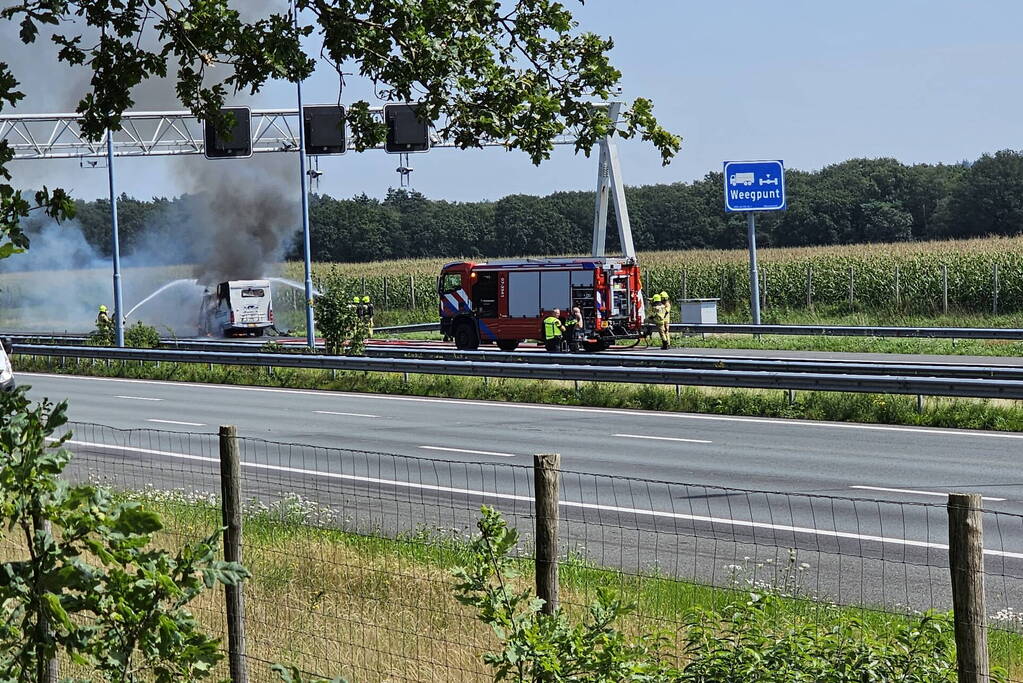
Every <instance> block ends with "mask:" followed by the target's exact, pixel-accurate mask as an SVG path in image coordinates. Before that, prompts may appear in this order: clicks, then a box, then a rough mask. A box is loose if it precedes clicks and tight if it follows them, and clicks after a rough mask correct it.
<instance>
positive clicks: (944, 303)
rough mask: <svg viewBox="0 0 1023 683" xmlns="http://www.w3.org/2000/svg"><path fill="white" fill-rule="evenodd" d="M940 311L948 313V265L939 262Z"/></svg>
mask: <svg viewBox="0 0 1023 683" xmlns="http://www.w3.org/2000/svg"><path fill="white" fill-rule="evenodd" d="M941 312H942V313H943V314H944V315H948V265H946V264H944V263H942V264H941Z"/></svg>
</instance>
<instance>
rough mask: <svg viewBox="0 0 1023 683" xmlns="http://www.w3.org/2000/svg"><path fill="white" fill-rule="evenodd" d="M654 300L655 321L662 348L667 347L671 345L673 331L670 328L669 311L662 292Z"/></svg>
mask: <svg viewBox="0 0 1023 683" xmlns="http://www.w3.org/2000/svg"><path fill="white" fill-rule="evenodd" d="M651 300H652V301H653V302H654V313H653V319H654V323H655V324H656V325H657V333H658V334H659V335H660V337H661V348H662V349H667V348H668V347H669V346H670V345H671V333H670V332H669V330H668V325H669V324H670V323H669V322H668V311H667V309H666V308H665V306H664V300H663V299H662V298H661V295H660V294H655V295H654V296H653V298H652V299H651Z"/></svg>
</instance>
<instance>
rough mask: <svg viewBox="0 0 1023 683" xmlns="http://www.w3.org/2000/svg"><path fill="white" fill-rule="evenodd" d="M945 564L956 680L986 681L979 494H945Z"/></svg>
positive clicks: (978, 682)
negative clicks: (951, 615) (948, 585)
mask: <svg viewBox="0 0 1023 683" xmlns="http://www.w3.org/2000/svg"><path fill="white" fill-rule="evenodd" d="M948 565H949V572H950V574H951V578H952V610H953V618H954V620H955V640H956V665H957V667H958V669H959V681H960V683H988V682H989V681H990V680H991V676H990V671H989V664H988V654H987V623H986V621H985V620H986V618H987V613H986V612H985V607H984V514H983V511H982V506H981V497H980V494H979V493H950V494H948Z"/></svg>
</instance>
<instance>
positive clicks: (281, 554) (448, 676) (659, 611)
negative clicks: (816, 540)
mask: <svg viewBox="0 0 1023 683" xmlns="http://www.w3.org/2000/svg"><path fill="white" fill-rule="evenodd" d="M120 495H123V496H125V497H128V498H131V499H134V500H140V501H141V502H143V503H145V504H146V505H147V506H148V507H150V508H152V509H155V510H156V511H157V512H158V513H160V515H161V517H162V518H163V520H164V524H165V527H164V529H163V530H162V531H161V532H159V534H158V536H157V543H158V544H159V545H161V546H164V547H176V546H179V545H180V544H181V543H183V542H187V541H190V540H196V539H199V538H203V537H205V536H206V535H208V534H209V533H210V531H211V530H212V529H214V528H216V527H217V526H219V525H220V510H219V504H218V500H217V499H216V497H215V496H212V495H209V494H205V493H196V492H191V493H189V492H185V491H158V490H153V489H149V490H145V491H134V492H127V493H122V494H120ZM247 508H248V510H247V514H246V517H245V523H244V536H245V564H246V566H248V567H249V569H250V570H251V571H252V574H253V577H252V579H251V580H250V581H249V582H247V584H246V586H245V601H246V625H245V628H246V641H247V645H248V654H249V667H250V679H251V680H255V681H265V680H272V677H271V675H270V674H269V666H270V664H271V663H273V662H286V663H289V664H294V665H296V666H298V667H299V668H301V669H303V670H305V671H307V672H312V673H318V674H321V675H328V674H329V675H342V676H345V677H347V678H348V679H349V680H353V681H354V680H357V681H390V680H438V681H439V680H459V681H486V680H492V676H491V675H490V672H489V670H488V669H487V667H485V666H484V665H483V663H482V661H481V656H482V654H483V653H484V652H486V651H488V650H491V649H494V648H496V647H497V646H498V641H497V639H496V638H495V636H494V634H493V632H492V631H491V630H490V629H489V628H487V627H486V626H485V625H483V624H482V623H480V622H479V621H478V620H477V619H476V615H475V613H473V612H472V611H471V610H470V609H468V608H466V607H464V606H463V605H461V604H459V603H458V602H457V601H456V599H455V598H454V596H453V593H452V587H453V585H454V581H453V579H452V577H451V573H450V571H451V569H452V568H453V567H455V566H457V565H459V564H460V563H462V562H464V560H465V557H466V554H465V553H466V540H467V538H466V536H465V531H463V532H462V533H461V535H459V534H458V533H453V532H451V531H450V530H449V531H446V532H428V531H422V532H420V533H415V534H410V535H407V536H405V537H401V538H397V539H390V538H382V537H379V536H366V535H360V534H355V533H350V532H346V531H343V530H341V529H338V528H329V527H328V528H325V527H322V526H317V523H316V522H315V521H314V520H315V519H317V518H318V516H319V515H321V514H323V513H324V510H323V509H320V508H319V507H318V505H317V504H316V503H315V502H312V501H305V500H303V499H301V498H299V497H298V496H294V495H291V496H286V497H284V498H283V499H280V500H278V501H276V502H275V503H271V504H269V505H266V504H260V503H256V502H254V501H251V502H250V503H249V504H248V506H247ZM8 548H9V546H2V545H0V549H3V550H6V549H8ZM7 554H8V553H7V552H5V553H4V555H7ZM519 568H520V569H521V576H519V577H518V578H516V579H514V581H515V582H516V583H517V585H518V586H519V587H521V588H528V587H529V586H531V585H532V583H533V580H534V579H533V574H532V564H531V562H530V561H529V560H528V559H523V560H522V561H521V563H520V565H519ZM747 578H748V577H746V576H743V575H741V574H738V575H736V574H733V578H732V582H733V586H734V587H732V588H714V587H710V586H706V585H701V584H695V583H691V582H687V581H684V580H677V579H674V578H669V577H666V576H658V575H656V574H640V575H636V574H626V573H623V572H621V571H616V570H611V569H606V568H601V567H598V566H596V565H594V564H592V563H591V562H588V561H587V560H586V559H585V558H584V557H583V556H582V555H579V554H573V555H570V556H569V557H568V558H567V559H566V560H565V561H564V562H563V564H562V566H561V572H560V592H561V600H562V603H563V605H564V606H565V607H566V609H567V610H568V611H569V613H570V614H572V615H575V616H580V615H581V614H582V611H583V610H584V609H585V605H587V604H589V603H590V602H591V601H592V600H593V599H594V597H595V596H596V592H597V589H598V588H601V587H610V588H612V589H613V590H615V591H617V592H618V593H619V594H621V595H623V596H625V597H626V598H627V599H628V600H629V601H632V602H635V604H636V606H637V609H636V610H635V611H634V612H633V613H632V614H630V615H628V616H626V617H624V621H623V623H621V624H620V627H621V628H622V629H623V630H624V631H626V632H627V633H632V634H637V633H641V632H649V631H652V630H657V631H661V632H664V633H665V635H666V636H667V637H668V639H669V643H671V644H674V645H680V644H681V643H683V642H684V635H685V626H684V618H685V615H686V614H687V613H688V612H689V611H691V610H694V609H708V610H717V611H721V610H723V609H724V608H725V607H726V606H727V605H729V604H731V603H733V602H734V601H735V600H745V599H746V596H747V595H748V592H749V590H750V589H749V588H748V585H749V584H747V583H746V582H745V581H746V579H747ZM756 590H757V591H758V592H761V593H762V592H764V591H771V592H773V593H774V594H776V595H778V596H779V598H780V599H779V600H778V601H777V602H776V603H775V606H774V607H773V609H774V610H775V614H774V615H773V616H774V621H775V622H776V623H777V624H778V628H779V629H782V628H784V627H785V626H787V625H797V624H813V625H814V626H815V627H816V628H817V629H821V630H826V629H828V628H829V625H830V624H831V623H833V622H834V621H837V620H839V619H842V620H849V619H853V620H857V621H858V622H859V626H858V628H860V629H862V630H863V632H868V631H869V633H870V634H871V636H872V637H874V638H884V637H885V635H886V634H890V633H892V632H894V631H895V630H896V629H897V628H898V627H899V626H902V625H905V624H906V623H907V621H909V620H912V619H913V618H914V617H913V616H905V615H899V614H892V613H888V612H882V611H877V610H873V609H869V608H861V607H836V606H834V605H831V604H829V603H827V602H825V601H819V600H815V599H814V598H813V597H812V596H809V595H807V594H805V593H803V592H802V589H801V588H800V587H799V586H798V585H797V583H794V582H792V581H791V580H789V579H787V578H786V579H783V580H782V582H781V583H780V584H778V587H775V588H772V587H770V586H766V585H764V583H763V582H758V583H757V584H756ZM223 604H224V603H223V596H222V593H221V592H220V591H219V590H217V591H210V592H207V593H204V594H203V595H202V596H200V597H199V598H198V599H197V601H196V602H194V603H193V605H192V609H193V612H194V613H195V614H196V616H197V618H199V619H200V621H201V622H202V623H203V624H204V626H205V627H206V628H207V629H208V630H209V631H210V632H211V633H214V634H223V633H224V632H225V623H224V617H223ZM1021 646H1023V637H1021V636H1020V635H1019V634H1017V633H1014V632H1009V631H1001V630H992V631H991V632H990V650H991V656H992V663H993V664H995V665H996V666H999V667H1002V668H1003V669H1006V670H1007V671H1008V672H1009V674H1010V676H1011V677H1012V680H1019V678H1020V675H1021V674H1023V660H1021V659H1020V658H1019V652H1020V651H1021ZM674 651H675V653H677V654H676V657H677V658H678V660H679V663H682V661H683V660H684V657H685V655H684V653H683V652H682V650H681V648H680V647H676V648H674ZM223 667H224V665H223V664H222V666H221V668H223ZM218 673H222V674H225V675H226V670H225V671H218Z"/></svg>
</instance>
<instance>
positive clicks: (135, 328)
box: [124, 321, 160, 349]
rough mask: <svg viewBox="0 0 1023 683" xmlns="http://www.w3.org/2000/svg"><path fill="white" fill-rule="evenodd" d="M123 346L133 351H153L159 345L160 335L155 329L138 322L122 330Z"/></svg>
mask: <svg viewBox="0 0 1023 683" xmlns="http://www.w3.org/2000/svg"><path fill="white" fill-rule="evenodd" d="M124 345H125V346H130V347H132V348H134V349H155V348H156V347H157V346H159V345H160V333H159V332H157V331H156V328H155V327H150V326H149V325H146V324H144V323H142V322H141V321H140V322H137V323H135V324H134V325H132V326H131V327H128V328H126V329H125V330H124Z"/></svg>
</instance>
